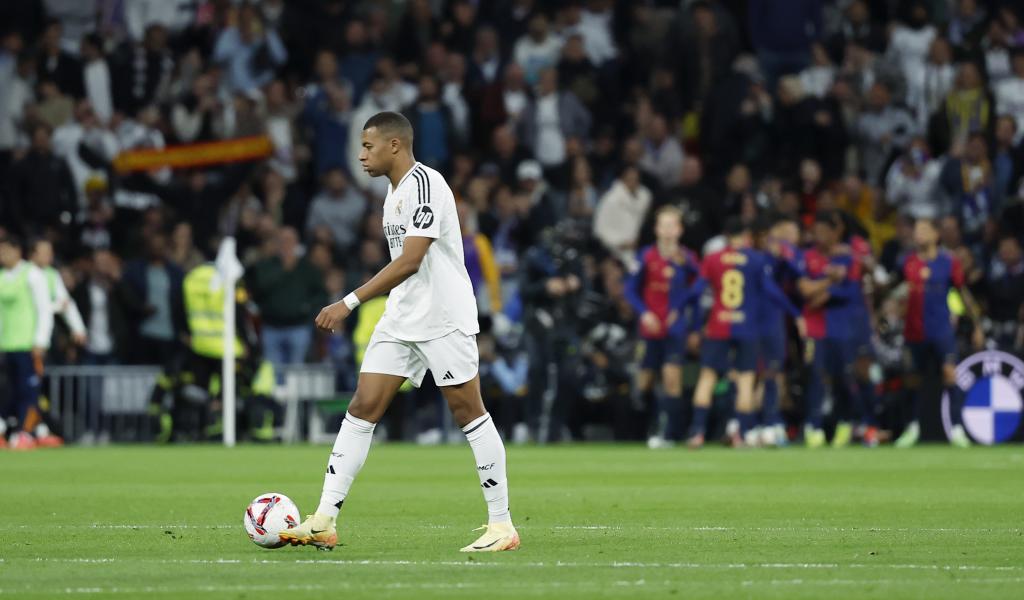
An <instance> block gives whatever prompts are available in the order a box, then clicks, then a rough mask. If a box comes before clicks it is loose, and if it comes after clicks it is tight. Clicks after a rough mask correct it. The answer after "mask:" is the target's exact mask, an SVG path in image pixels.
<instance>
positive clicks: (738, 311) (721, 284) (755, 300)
mask: <svg viewBox="0 0 1024 600" xmlns="http://www.w3.org/2000/svg"><path fill="white" fill-rule="evenodd" d="M772 272H773V271H772V265H771V263H770V262H769V258H768V257H767V256H766V255H765V254H764V253H762V252H759V251H757V250H754V249H752V248H726V249H724V250H720V251H718V252H715V253H714V254H711V255H709V256H706V257H705V258H704V261H703V262H702V263H701V280H700V282H699V283H698V285H697V286H694V287H695V289H696V290H698V291H702V290H703V289H704V288H706V287H707V286H710V287H711V290H712V292H713V294H714V301H713V304H712V307H711V313H710V315H709V316H708V320H707V324H706V325H705V328H704V336H705V337H707V338H710V339H719V340H721V339H747V338H754V337H757V336H758V335H760V320H761V319H760V318H761V316H762V315H763V314H764V305H765V304H768V303H771V302H775V303H778V304H779V305H780V306H783V307H785V310H786V311H787V312H789V313H791V314H796V308H794V307H793V305H792V303H791V302H789V300H788V299H787V298H786V296H785V294H783V293H782V290H780V289H779V286H778V285H777V284H776V283H775V280H774V278H773V274H772Z"/></svg>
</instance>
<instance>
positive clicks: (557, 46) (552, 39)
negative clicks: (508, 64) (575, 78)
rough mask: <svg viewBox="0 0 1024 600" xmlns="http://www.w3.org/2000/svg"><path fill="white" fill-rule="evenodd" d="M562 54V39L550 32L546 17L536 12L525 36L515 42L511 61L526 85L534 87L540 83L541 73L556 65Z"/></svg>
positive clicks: (531, 18)
mask: <svg viewBox="0 0 1024 600" xmlns="http://www.w3.org/2000/svg"><path fill="white" fill-rule="evenodd" d="M561 53H562V39H561V38H560V37H559V36H558V35H557V34H555V33H552V32H551V28H550V26H549V24H548V18H547V15H545V14H544V13H542V12H538V13H536V14H534V15H533V16H532V17H530V24H529V29H528V31H527V33H526V35H524V36H522V37H520V38H519V39H518V40H516V45H515V48H513V50H512V57H513V60H514V61H515V62H516V64H517V65H519V67H520V68H522V69H523V74H524V77H525V78H526V83H527V84H529V85H534V84H536V83H538V82H539V81H540V75H541V72H542V71H543V70H544V69H547V68H549V67H554V66H555V65H557V64H558V57H559V55H560V54H561Z"/></svg>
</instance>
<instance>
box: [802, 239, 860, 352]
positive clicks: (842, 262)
mask: <svg viewBox="0 0 1024 600" xmlns="http://www.w3.org/2000/svg"><path fill="white" fill-rule="evenodd" d="M830 266H831V267H837V268H843V269H845V271H846V275H845V277H844V278H843V280H842V281H839V282H838V283H833V284H832V285H831V286H829V288H828V295H829V298H828V301H827V302H825V304H823V305H821V306H818V307H811V306H809V305H807V304H805V305H804V322H805V323H806V324H807V336H808V337H810V338H813V339H817V340H820V339H824V338H829V339H841V340H845V339H849V338H850V335H851V334H852V333H853V329H852V325H853V322H854V316H855V315H854V312H853V311H854V310H855V308H854V301H855V299H856V297H857V296H858V294H860V295H861V297H863V293H862V292H861V287H860V278H861V263H860V261H859V260H856V259H855V258H854V256H853V254H851V253H849V252H845V253H839V254H832V255H826V254H823V253H822V252H821V251H820V250H818V249H817V248H811V249H809V250H806V251H805V252H804V259H803V269H802V276H803V277H806V278H808V279H812V280H819V279H824V278H825V277H827V274H826V271H827V269H828V268H829V267H830Z"/></svg>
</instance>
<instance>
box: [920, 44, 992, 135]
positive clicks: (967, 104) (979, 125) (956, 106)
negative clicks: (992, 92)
mask: <svg viewBox="0 0 1024 600" xmlns="http://www.w3.org/2000/svg"><path fill="white" fill-rule="evenodd" d="M983 83H984V82H983V81H982V78H981V71H980V70H979V69H978V65H976V64H974V63H972V62H965V63H961V64H960V67H959V69H958V70H957V73H956V80H955V81H954V83H953V90H952V91H950V92H949V94H948V95H947V96H946V101H945V102H944V103H943V104H942V109H941V110H940V111H939V114H938V115H936V118H935V120H934V122H933V124H932V126H931V127H930V129H931V131H930V132H929V134H930V135H931V137H932V138H933V141H932V147H933V148H941V149H946V148H950V147H956V146H959V145H962V144H963V143H964V142H966V141H967V136H968V135H970V134H971V133H974V132H979V131H980V132H983V133H986V134H987V133H988V132H989V128H990V127H991V126H992V124H993V122H994V118H993V115H992V102H991V101H990V100H989V92H988V90H986V89H985V87H984V85H983Z"/></svg>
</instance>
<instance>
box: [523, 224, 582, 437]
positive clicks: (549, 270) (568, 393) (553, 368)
mask: <svg viewBox="0 0 1024 600" xmlns="http://www.w3.org/2000/svg"><path fill="white" fill-rule="evenodd" d="M584 233H585V232H582V231H579V230H578V229H576V228H572V227H568V226H565V225H560V226H558V227H555V228H548V229H546V230H544V232H543V233H542V234H541V236H540V243H539V244H537V245H535V246H533V247H531V248H530V249H529V250H527V251H526V254H525V256H524V258H523V264H522V265H521V270H520V280H519V286H520V288H519V289H520V294H521V296H522V300H523V305H524V308H525V324H526V338H527V348H528V350H529V355H530V357H531V364H530V399H529V402H530V403H531V405H530V407H529V411H528V415H529V417H528V418H529V420H530V423H529V424H530V429H531V431H532V432H534V435H535V436H536V439H537V440H538V441H540V442H546V441H559V440H561V439H562V428H563V426H564V425H565V422H566V413H567V409H568V407H570V406H572V405H573V404H574V403H575V398H576V396H577V395H578V394H579V391H580V387H581V386H580V381H579V374H580V372H581V365H580V335H579V332H580V325H581V324H580V321H581V320H582V318H583V316H584V315H583V313H584V312H585V311H584V310H582V307H581V302H582V300H583V298H584V295H585V287H586V283H585V277H584V273H583V257H582V255H581V245H582V243H583V240H584V239H585V237H584ZM552 384H553V385H552Z"/></svg>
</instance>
